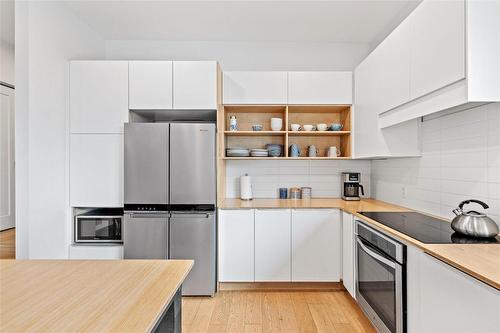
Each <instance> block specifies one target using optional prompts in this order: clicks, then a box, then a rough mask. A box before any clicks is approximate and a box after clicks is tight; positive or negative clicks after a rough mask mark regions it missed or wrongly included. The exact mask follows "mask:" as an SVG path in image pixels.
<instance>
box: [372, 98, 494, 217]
mask: <svg viewBox="0 0 500 333" xmlns="http://www.w3.org/2000/svg"><path fill="white" fill-rule="evenodd" d="M422 149H423V152H422V157H421V158H401V159H388V160H377V161H372V163H371V195H372V197H374V198H376V199H379V200H383V201H387V202H392V203H395V204H399V205H403V206H406V207H409V208H413V209H416V210H420V211H424V212H428V213H431V214H435V215H439V216H443V217H446V218H451V217H452V216H453V214H452V212H451V210H452V209H454V208H456V206H457V205H458V203H459V202H460V201H462V200H465V199H470V198H477V199H480V200H483V201H485V202H486V203H488V204H489V205H490V208H489V209H488V210H487V211H486V213H488V215H489V216H491V217H492V218H493V219H494V220H495V221H496V222H497V223H498V224H499V225H500V103H492V104H488V105H484V106H481V107H477V108H473V109H469V110H465V111H462V112H457V113H454V114H450V115H447V116H444V117H441V118H437V119H432V120H428V121H424V122H423V124H422ZM403 187H405V188H406V197H403V190H402V188H403ZM479 208H480V207H478V206H476V205H474V206H471V207H470V209H479Z"/></svg>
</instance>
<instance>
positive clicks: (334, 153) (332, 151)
mask: <svg viewBox="0 0 500 333" xmlns="http://www.w3.org/2000/svg"><path fill="white" fill-rule="evenodd" d="M326 155H327V156H328V157H339V156H340V149H338V148H337V147H329V148H328V150H327V152H326Z"/></svg>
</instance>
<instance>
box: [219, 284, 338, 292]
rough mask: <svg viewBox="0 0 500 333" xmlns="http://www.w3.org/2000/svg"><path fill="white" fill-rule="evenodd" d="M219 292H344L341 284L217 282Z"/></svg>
mask: <svg viewBox="0 0 500 333" xmlns="http://www.w3.org/2000/svg"><path fill="white" fill-rule="evenodd" d="M218 290H219V291H237V290H255V291H259V290H263V291H280V290H298V291H300V290H307V291H313V290H335V291H339V290H345V288H344V286H343V285H342V282H219V288H218Z"/></svg>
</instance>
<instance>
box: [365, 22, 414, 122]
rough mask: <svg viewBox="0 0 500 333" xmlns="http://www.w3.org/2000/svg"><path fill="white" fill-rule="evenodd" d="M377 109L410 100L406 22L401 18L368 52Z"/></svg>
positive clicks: (388, 108) (408, 37)
mask: <svg viewBox="0 0 500 333" xmlns="http://www.w3.org/2000/svg"><path fill="white" fill-rule="evenodd" d="M370 57H371V58H372V60H371V61H372V63H371V66H373V73H372V74H371V75H373V80H374V82H376V84H375V85H374V87H373V89H375V91H374V93H375V94H376V97H377V98H376V99H375V101H376V103H377V110H378V113H381V112H385V111H388V110H390V109H392V108H395V107H397V106H399V105H401V104H404V103H406V102H408V101H409V100H410V24H409V22H408V19H407V20H405V21H403V22H402V23H401V24H400V25H399V26H398V27H397V28H396V29H395V30H394V31H392V32H391V34H390V35H389V36H387V38H386V39H385V40H384V41H383V42H382V43H380V45H379V46H378V47H377V49H376V50H375V51H373V52H372V54H371V55H370Z"/></svg>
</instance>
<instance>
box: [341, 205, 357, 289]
mask: <svg viewBox="0 0 500 333" xmlns="http://www.w3.org/2000/svg"><path fill="white" fill-rule="evenodd" d="M354 240H355V235H354V217H353V216H352V215H351V214H349V213H346V212H342V283H343V284H344V287H345V288H346V289H347V291H348V292H349V294H351V296H352V297H353V298H355V289H356V288H355V276H354V274H355V266H354V246H355V243H354Z"/></svg>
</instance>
